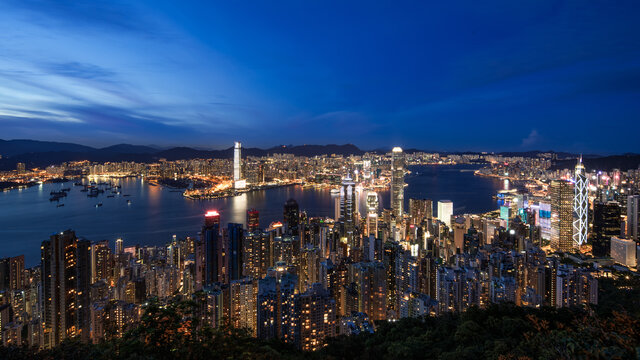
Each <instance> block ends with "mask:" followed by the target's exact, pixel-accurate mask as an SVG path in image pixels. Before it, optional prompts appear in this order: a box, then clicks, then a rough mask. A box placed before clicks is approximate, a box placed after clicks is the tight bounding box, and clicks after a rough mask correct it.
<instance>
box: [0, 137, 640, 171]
mask: <svg viewBox="0 0 640 360" xmlns="http://www.w3.org/2000/svg"><path fill="white" fill-rule="evenodd" d="M389 151H391V148H378V149H375V150H369V152H376V153H386V152H389ZM366 152H367V151H365V150H362V149H360V148H358V147H357V146H356V145H353V144H343V145H337V144H328V145H279V146H274V147H271V148H268V149H260V148H250V147H247V148H243V149H242V154H243V156H266V155H270V154H293V155H295V156H309V157H311V156H317V155H331V154H336V155H343V156H348V155H363V154H364V153H366ZM405 152H407V153H415V152H438V153H440V154H443V155H446V154H480V153H479V152H471V151H465V152H447V151H434V150H419V149H414V148H410V149H405ZM548 152H553V151H537V150H536V151H526V152H496V153H494V154H496V155H503V156H525V157H535V156H537V155H538V154H540V153H548ZM556 154H557V155H558V157H559V158H572V157H573V158H576V157H577V156H578V155H577V154H571V153H565V152H556ZM0 155H2V159H0V170H12V169H15V167H16V164H17V163H19V162H22V163H25V164H26V165H27V167H28V168H33V167H40V168H41V167H45V166H48V165H51V164H60V163H63V162H67V161H80V160H89V161H96V162H107V161H136V162H153V161H157V160H159V159H167V160H170V161H172V160H186V159H197V158H212V159H224V158H231V157H232V156H233V147H229V148H226V149H222V150H203V149H194V148H191V147H174V148H169V149H161V148H157V147H153V146H144V145H131V144H117V145H112V146H107V147H104V148H94V147H90V146H86V145H79V144H73V143H64V142H54V141H38V140H27V139H17V140H1V139H0ZM583 157H584V159H585V165H586V166H587V168H589V167H590V166H597V167H598V169H601V170H610V166H609V165H611V166H613V168H619V169H621V170H627V169H632V168H637V167H638V164H640V155H638V154H624V155H615V156H606V157H602V156H599V155H584V156H583ZM572 162H575V160H558V161H557V163H556V166H557V167H559V168H567V167H568V168H570V167H572V166H573V165H572V164H571V163H572Z"/></svg>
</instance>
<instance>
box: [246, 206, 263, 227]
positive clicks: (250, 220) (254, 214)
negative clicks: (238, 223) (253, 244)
mask: <svg viewBox="0 0 640 360" xmlns="http://www.w3.org/2000/svg"><path fill="white" fill-rule="evenodd" d="M259 228H260V213H259V212H258V210H256V209H249V210H247V229H248V230H249V232H254V231H257V230H258V229H259Z"/></svg>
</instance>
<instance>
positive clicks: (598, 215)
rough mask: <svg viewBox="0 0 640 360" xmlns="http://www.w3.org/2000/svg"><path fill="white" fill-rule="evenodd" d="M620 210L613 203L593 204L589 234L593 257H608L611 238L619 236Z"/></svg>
mask: <svg viewBox="0 0 640 360" xmlns="http://www.w3.org/2000/svg"><path fill="white" fill-rule="evenodd" d="M621 216H622V208H621V207H620V204H618V203H617V202H615V201H610V202H607V203H602V202H595V203H594V204H593V229H592V232H591V235H590V236H591V239H592V245H593V247H592V252H593V256H597V257H602V256H608V255H609V254H610V251H611V237H612V236H619V235H620V227H621V226H622V224H621Z"/></svg>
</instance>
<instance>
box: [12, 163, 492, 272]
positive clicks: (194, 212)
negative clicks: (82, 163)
mask: <svg viewBox="0 0 640 360" xmlns="http://www.w3.org/2000/svg"><path fill="white" fill-rule="evenodd" d="M477 168H478V167H477V166H472V165H456V166H416V167H410V170H411V171H412V173H411V174H410V175H407V177H406V179H405V180H406V182H407V184H409V186H408V187H406V188H405V200H406V202H407V204H406V205H407V206H408V202H409V200H408V199H409V198H412V197H414V198H430V199H432V200H434V208H436V206H435V202H436V201H437V200H443V199H448V200H452V201H453V204H454V212H455V213H475V212H484V211H489V210H493V209H495V208H496V203H495V201H494V200H493V199H492V195H494V194H495V192H496V191H498V190H500V189H502V187H503V183H502V182H501V181H499V180H495V179H489V178H482V177H477V176H474V175H473V169H477ZM115 183H117V184H119V185H121V186H122V189H121V194H120V195H116V196H115V197H113V198H107V197H106V195H107V194H108V191H105V194H103V195H100V196H99V197H97V198H89V197H87V193H85V192H80V189H82V187H80V186H73V183H71V182H69V183H65V184H44V185H42V186H36V187H32V188H30V189H26V190H12V191H9V192H3V193H0V258H2V257H6V256H16V255H20V254H24V255H25V261H26V265H27V266H34V265H36V264H37V263H38V262H39V261H40V243H41V242H42V240H45V239H47V238H48V237H49V235H51V234H52V233H55V232H58V231H62V230H65V229H74V230H75V231H76V234H77V235H78V236H82V237H85V238H87V239H89V240H92V241H95V240H103V239H107V240H109V241H111V242H113V241H115V239H117V238H123V239H124V241H125V246H126V245H132V244H144V245H146V244H149V245H160V244H164V243H166V242H167V241H168V240H170V239H171V237H172V236H173V235H174V234H175V235H177V236H178V237H184V236H195V235H196V234H197V232H198V231H199V229H200V227H201V226H202V221H203V220H202V216H203V214H204V213H205V212H206V211H207V210H211V209H216V210H218V211H219V212H220V214H221V216H222V222H223V223H227V222H238V223H245V220H246V219H245V216H246V215H245V214H246V211H247V209H250V208H256V209H257V210H258V211H260V224H261V226H263V227H266V226H268V225H269V223H270V222H272V221H281V220H282V211H283V209H282V207H283V204H284V202H285V201H286V200H287V199H289V198H294V199H296V200H297V201H298V204H299V205H300V209H301V210H306V211H307V214H308V215H309V216H330V217H333V216H334V200H333V199H332V196H331V194H330V192H329V190H328V189H322V190H320V189H303V188H302V187H300V186H290V187H282V188H276V189H269V190H264V191H256V192H251V193H247V194H243V195H241V196H236V197H230V198H224V199H215V200H200V201H194V200H189V199H186V198H184V197H182V194H181V193H179V192H172V191H171V190H170V189H167V188H163V187H160V186H149V185H147V184H146V183H145V182H144V181H143V180H142V179H139V178H128V179H121V180H118V181H115ZM62 188H71V191H70V192H69V195H68V196H67V197H66V198H63V199H62V200H60V204H64V205H65V206H63V207H56V205H57V204H58V203H57V202H50V201H49V193H50V192H51V191H58V190H60V189H62ZM125 194H128V195H130V196H128V197H125V196H123V195H125ZM379 198H380V203H381V204H380V205H381V207H389V202H390V199H389V191H388V190H387V191H382V192H380V193H379ZM127 200H131V204H127ZM361 201H362V204H364V196H362V198H361ZM98 203H102V204H103V205H102V206H101V207H96V206H95V205H96V204H98ZM361 208H362V209H363V208H364V207H363V206H361ZM434 211H435V209H434Z"/></svg>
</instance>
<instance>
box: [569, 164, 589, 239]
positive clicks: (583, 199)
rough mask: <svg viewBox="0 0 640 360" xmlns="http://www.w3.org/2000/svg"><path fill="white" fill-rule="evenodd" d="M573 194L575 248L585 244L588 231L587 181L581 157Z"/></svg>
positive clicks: (577, 166)
mask: <svg viewBox="0 0 640 360" xmlns="http://www.w3.org/2000/svg"><path fill="white" fill-rule="evenodd" d="M573 181H574V183H575V187H574V189H575V193H574V198H573V242H574V245H575V246H578V247H579V246H581V245H582V244H585V243H586V242H587V230H588V229H589V179H588V178H587V174H586V172H585V169H584V165H583V164H582V156H580V159H579V160H578V164H576V169H575V175H574V179H573Z"/></svg>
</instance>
